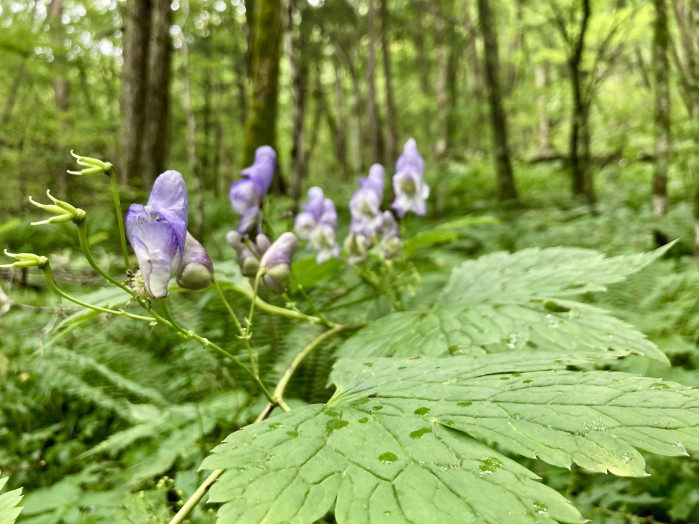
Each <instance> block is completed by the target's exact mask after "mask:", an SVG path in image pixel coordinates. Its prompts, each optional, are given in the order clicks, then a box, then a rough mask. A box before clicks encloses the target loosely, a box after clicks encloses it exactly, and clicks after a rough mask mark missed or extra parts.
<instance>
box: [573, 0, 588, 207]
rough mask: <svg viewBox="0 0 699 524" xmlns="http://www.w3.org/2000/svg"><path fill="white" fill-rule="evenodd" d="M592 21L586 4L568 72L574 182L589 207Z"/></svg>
mask: <svg viewBox="0 0 699 524" xmlns="http://www.w3.org/2000/svg"><path fill="white" fill-rule="evenodd" d="M589 19H590V2H589V0H583V16H582V19H581V21H580V29H579V32H578V34H577V38H576V41H575V44H574V46H573V51H572V54H571V56H570V57H569V59H568V70H569V74H570V82H571V87H572V93H573V115H572V121H571V126H570V137H569V148H570V166H571V173H572V182H573V194H575V195H585V196H587V198H588V200H589V201H590V203H593V202H594V191H593V188H592V187H591V184H589V183H588V182H589V175H588V172H587V170H588V169H590V166H589V151H588V154H587V155H586V154H585V151H584V150H585V144H586V142H587V143H589V131H588V119H587V116H588V115H589V108H587V107H586V105H587V104H586V103H585V100H584V98H583V93H582V75H583V73H582V70H581V63H582V55H583V49H584V47H585V35H586V32H587V25H588V21H589Z"/></svg>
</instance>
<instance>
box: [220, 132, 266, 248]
mask: <svg viewBox="0 0 699 524" xmlns="http://www.w3.org/2000/svg"><path fill="white" fill-rule="evenodd" d="M276 164H277V154H276V153H275V152H274V149H272V148H271V147H270V146H262V147H258V148H257V150H256V151H255V161H254V162H253V164H252V165H251V166H250V167H247V168H245V169H243V170H242V171H241V172H240V174H241V175H243V177H244V178H241V179H240V180H237V181H236V182H234V183H233V185H232V186H231V189H230V191H229V193H228V196H229V198H230V200H231V205H232V206H233V210H234V211H235V212H236V213H238V214H239V215H241V219H240V223H239V224H238V233H240V234H241V235H243V234H245V233H249V232H250V231H251V230H252V229H253V228H254V226H255V225H257V226H258V229H259V224H260V211H261V209H262V199H263V198H264V196H265V195H266V194H267V191H269V187H270V186H271V185H272V178H273V177H274V168H275V166H276Z"/></svg>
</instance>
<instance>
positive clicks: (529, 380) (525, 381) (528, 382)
mask: <svg viewBox="0 0 699 524" xmlns="http://www.w3.org/2000/svg"><path fill="white" fill-rule="evenodd" d="M532 382H534V381H533V380H532V379H530V378H528V379H527V380H523V381H522V384H531V383H532Z"/></svg>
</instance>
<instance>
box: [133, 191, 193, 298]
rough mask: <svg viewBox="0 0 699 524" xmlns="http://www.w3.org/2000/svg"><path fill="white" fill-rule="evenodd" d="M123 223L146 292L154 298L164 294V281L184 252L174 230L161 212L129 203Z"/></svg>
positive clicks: (165, 285)
mask: <svg viewBox="0 0 699 524" xmlns="http://www.w3.org/2000/svg"><path fill="white" fill-rule="evenodd" d="M125 222H126V236H127V238H128V240H129V243H130V244H131V246H132V247H133V250H134V251H135V253H136V258H137V259H138V266H139V268H140V269H141V274H142V275H143V279H144V281H145V284H146V288H147V289H148V292H149V293H150V294H151V295H152V296H154V297H155V298H162V297H165V296H167V294H168V293H167V284H168V282H169V281H170V278H171V277H172V275H173V274H174V273H175V272H176V270H177V269H178V268H179V265H180V261H181V260H182V252H183V251H184V246H180V244H179V239H178V234H177V232H176V231H175V229H174V228H173V226H172V224H171V223H170V221H168V220H167V219H166V218H165V217H163V216H162V215H161V214H160V213H157V212H152V211H148V210H147V209H146V208H145V207H143V206H142V205H139V204H132V205H131V207H130V208H129V211H128V213H127V214H126V221H125ZM185 235H186V232H185Z"/></svg>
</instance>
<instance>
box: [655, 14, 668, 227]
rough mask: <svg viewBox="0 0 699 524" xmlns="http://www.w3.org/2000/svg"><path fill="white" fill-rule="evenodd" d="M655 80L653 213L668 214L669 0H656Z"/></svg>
mask: <svg viewBox="0 0 699 524" xmlns="http://www.w3.org/2000/svg"><path fill="white" fill-rule="evenodd" d="M653 3H654V5H655V25H654V35H653V80H654V83H653V84H654V86H655V91H654V95H655V115H654V116H655V148H654V150H655V162H654V171H653V197H652V203H653V214H654V215H657V216H664V215H665V214H666V213H667V172H668V167H669V164H670V83H669V76H670V64H669V61H668V55H667V50H668V41H669V38H668V36H669V35H668V24H667V3H666V0H654V1H653Z"/></svg>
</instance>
